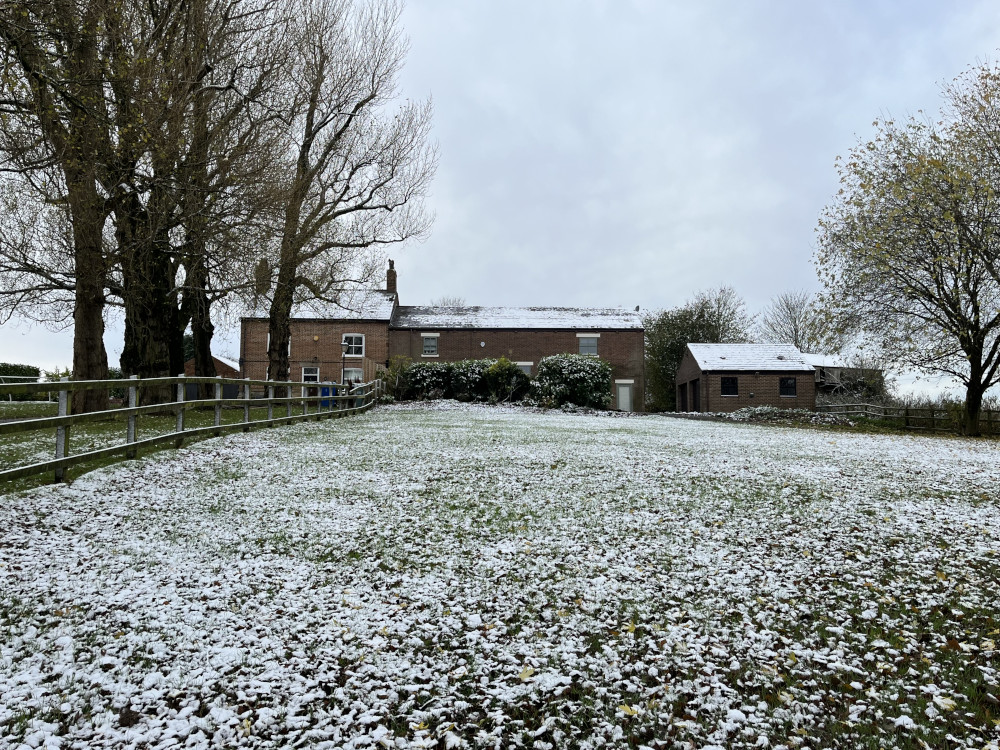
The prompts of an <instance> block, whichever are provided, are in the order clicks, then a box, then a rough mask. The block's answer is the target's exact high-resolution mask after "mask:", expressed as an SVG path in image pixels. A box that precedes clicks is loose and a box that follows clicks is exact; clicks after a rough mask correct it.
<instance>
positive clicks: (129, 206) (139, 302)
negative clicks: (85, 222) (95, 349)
mask: <svg viewBox="0 0 1000 750" xmlns="http://www.w3.org/2000/svg"><path fill="white" fill-rule="evenodd" d="M161 235H162V233H161V232H159V231H157V230H156V229H155V228H151V227H150V226H149V220H148V214H147V212H146V210H145V209H144V208H143V206H142V205H141V204H140V202H139V200H138V198H136V197H135V196H133V197H131V198H130V199H129V200H127V201H124V202H123V205H122V207H120V209H119V215H118V245H119V252H120V254H121V258H122V281H123V287H124V294H125V344H124V347H123V349H122V355H121V367H122V374H123V375H126V376H128V375H138V376H139V377H140V378H156V377H173V376H176V375H179V374H181V373H183V372H184V338H183V332H182V331H180V330H179V312H178V309H177V291H176V289H175V284H174V278H173V267H172V264H171V262H170V255H171V253H170V244H169V241H168V239H167V238H166V237H165V236H161ZM142 396H143V398H142V402H143V403H158V402H161V401H165V400H167V401H169V400H173V397H172V389H171V388H169V387H166V386H165V387H163V388H156V389H143V394H142Z"/></svg>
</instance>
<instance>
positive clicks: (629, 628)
mask: <svg viewBox="0 0 1000 750" xmlns="http://www.w3.org/2000/svg"><path fill="white" fill-rule="evenodd" d="M625 630H627V631H628V632H630V633H634V632H635V623H634V622H630V623H629V624H628V625H626V626H625Z"/></svg>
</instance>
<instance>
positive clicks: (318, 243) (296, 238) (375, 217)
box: [268, 0, 436, 380]
mask: <svg viewBox="0 0 1000 750" xmlns="http://www.w3.org/2000/svg"><path fill="white" fill-rule="evenodd" d="M400 12H401V6H400V4H399V3H398V2H395V0H369V2H367V3H365V4H355V3H349V2H346V0H331V1H328V2H324V1H322V0H299V2H297V3H296V4H295V5H294V9H293V13H294V14H295V15H296V21H297V23H296V32H295V33H294V34H292V35H290V41H291V45H290V49H289V56H290V66H289V71H288V79H289V81H290V86H291V87H292V90H291V92H290V97H289V99H290V106H289V107H288V109H287V120H288V134H289V143H288V158H287V159H286V161H285V164H284V166H283V168H282V172H281V183H280V186H279V192H280V196H281V200H282V205H283V222H282V233H281V242H280V249H279V252H278V261H277V268H276V274H275V276H276V280H275V286H274V288H273V292H272V294H271V302H270V310H269V318H270V323H269V333H270V343H269V346H268V360H269V364H268V373H269V376H270V377H271V378H274V379H278V380H285V379H287V378H288V375H289V362H288V342H289V339H290V324H289V321H290V319H291V314H292V308H293V306H294V305H295V303H296V302H299V301H302V300H303V299H307V298H311V299H314V300H329V301H331V302H337V301H338V298H339V296H340V295H341V293H342V291H343V290H344V288H345V287H347V286H350V285H351V284H352V283H356V282H358V281H359V280H363V279H364V277H365V276H367V275H368V274H370V273H371V271H372V266H371V263H370V262H367V261H369V260H370V258H371V250H372V249H375V248H379V247H383V246H386V245H388V244H391V243H398V242H403V241H405V240H407V239H410V238H414V237H419V236H421V235H423V234H425V233H426V232H427V230H428V229H429V226H430V221H429V218H428V217H427V216H426V214H425V213H424V211H423V203H422V199H423V196H424V194H425V193H426V190H427V188H428V186H429V184H430V180H431V178H432V176H433V174H434V170H435V167H436V153H435V150H434V148H433V147H432V146H430V145H429V144H428V134H429V129H430V118H431V105H430V102H429V101H428V102H406V103H404V104H402V105H400V106H398V107H397V108H395V109H394V110H389V105H390V104H391V102H392V101H393V100H394V99H395V98H396V96H397V91H396V79H397V76H398V74H399V70H400V68H401V66H402V64H403V59H404V56H405V53H406V48H407V45H406V43H405V41H404V40H403V38H402V36H401V33H400V29H399V15H400ZM359 269H360V271H359Z"/></svg>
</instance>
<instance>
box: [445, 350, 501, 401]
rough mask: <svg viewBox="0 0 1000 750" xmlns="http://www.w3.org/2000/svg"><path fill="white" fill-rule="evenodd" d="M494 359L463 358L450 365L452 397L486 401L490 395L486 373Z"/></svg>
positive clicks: (493, 363)
mask: <svg viewBox="0 0 1000 750" xmlns="http://www.w3.org/2000/svg"><path fill="white" fill-rule="evenodd" d="M495 364H496V360H495V359H464V360H462V361H460V362H453V363H452V365H451V368H452V369H451V393H450V394H449V395H450V396H451V397H452V398H457V399H458V400H459V401H486V400H487V399H488V398H489V397H490V384H489V380H488V377H487V373H488V372H489V370H490V368H491V367H492V366H493V365H495Z"/></svg>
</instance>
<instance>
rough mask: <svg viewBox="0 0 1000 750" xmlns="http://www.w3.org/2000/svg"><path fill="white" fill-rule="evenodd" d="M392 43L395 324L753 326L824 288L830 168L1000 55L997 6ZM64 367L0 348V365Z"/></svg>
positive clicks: (774, 9) (48, 342) (596, 14)
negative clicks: (740, 305)
mask: <svg viewBox="0 0 1000 750" xmlns="http://www.w3.org/2000/svg"><path fill="white" fill-rule="evenodd" d="M904 14H905V15H904ZM403 22H404V26H405V30H406V33H407V34H408V35H409V37H410V42H411V49H410V55H409V58H408V60H407V64H406V67H405V69H404V72H403V75H402V81H401V85H402V90H403V92H404V94H405V95H406V96H408V97H414V98H421V97H425V96H432V97H433V100H434V108H435V114H434V121H435V125H434V137H435V138H436V140H437V142H438V144H439V147H440V154H441V161H440V166H439V169H438V172H437V177H436V180H435V182H434V186H433V191H432V196H431V198H430V207H431V209H432V210H433V212H434V213H435V215H436V222H435V225H434V229H433V232H432V233H431V236H430V237H429V239H428V240H427V241H426V242H423V243H420V244H414V245H411V246H408V247H405V248H396V249H394V251H393V253H392V255H393V257H394V258H395V260H396V267H397V269H398V271H399V292H400V298H401V302H402V303H403V304H421V303H427V302H429V301H430V300H431V299H433V298H435V297H438V296H441V295H457V296H461V297H464V298H465V300H466V301H467V303H469V304H481V305H502V304H509V305H578V306H610V305H622V306H626V307H634V306H635V305H641V306H642V308H643V309H650V308H662V307H671V306H674V305H677V304H680V303H682V302H684V301H685V300H686V299H687V298H689V297H690V296H691V295H692V294H693V293H694V292H696V291H698V290H700V289H705V288H708V287H716V286H719V285H721V284H728V285H731V286H733V287H735V288H736V290H737V291H738V292H739V293H740V294H741V295H743V296H744V297H745V298H746V300H747V302H748V304H749V307H750V308H751V310H752V311H755V310H757V309H759V308H760V307H762V306H763V305H764V304H766V303H767V301H768V299H769V298H771V297H772V296H773V295H775V294H777V293H780V292H782V291H785V290H789V289H795V288H806V289H815V288H816V286H817V282H816V277H815V272H814V269H813V266H812V263H811V261H810V258H811V256H812V252H813V246H814V229H815V226H816V222H817V218H818V215H819V213H820V211H821V209H822V208H823V206H824V205H826V204H827V203H828V202H829V200H830V198H831V196H832V195H833V193H834V192H835V190H836V174H835V171H834V158H835V157H836V156H837V155H838V154H844V153H846V152H847V151H848V150H849V149H850V148H851V146H852V145H853V144H854V143H855V142H856V141H857V139H858V138H868V137H869V136H870V135H871V132H872V130H871V125H872V121H873V119H874V118H875V117H876V116H878V115H880V114H889V113H891V114H893V115H896V116H904V115H906V114H910V113H915V112H916V111H918V110H920V109H925V110H930V111H935V110H937V108H938V107H939V105H940V103H941V96H940V87H941V84H942V83H944V82H946V81H948V80H950V79H952V78H954V77H955V76H956V75H958V74H959V73H961V72H962V71H963V70H964V69H965V68H966V67H968V66H970V65H972V64H975V63H976V62H977V61H982V60H985V59H988V58H989V59H993V58H996V57H997V49H998V48H1000V9H998V8H997V6H996V4H995V3H990V2H978V3H977V2H952V3H939V2H909V3H899V2H895V1H893V2H872V1H871V0H868V1H866V2H836V3H803V2H801V0H787V1H782V2H737V1H736V0H731V1H730V2H712V1H710V0H709V1H706V0H699V1H698V2H687V3H673V2H653V1H651V0H650V1H648V2H623V1H622V0H615V1H614V2H611V1H610V0H609V1H608V2H581V1H579V0H574V2H569V1H568V0H567V1H566V2H555V1H553V0H531V1H525V2H520V1H518V0H507V1H506V2H503V3H500V2H489V3H487V2H468V1H467V0H410V2H409V5H408V7H407V9H406V11H405V13H404V16H403ZM223 333H224V332H223ZM120 338H121V332H120V327H117V326H116V327H115V328H114V329H113V330H112V331H111V332H109V336H108V341H107V344H108V350H109V357H110V358H111V359H112V360H117V358H118V355H119V354H120V352H121V341H120ZM222 338H224V339H225V340H224V341H220V344H219V346H218V347H217V348H218V350H219V351H220V352H223V353H230V354H236V353H237V352H236V346H237V344H236V341H237V337H236V335H235V331H234V332H232V334H231V335H229V336H225V335H223V337H222ZM70 348H71V337H70V336H69V335H68V334H62V335H57V334H52V333H49V332H47V331H45V330H44V329H40V328H37V327H36V328H33V329H30V330H28V329H26V328H24V327H19V328H17V329H16V330H15V329H12V326H11V325H10V324H8V325H5V326H4V327H3V328H2V329H0V360H7V361H11V360H13V361H22V362H34V363H38V364H41V365H46V366H51V365H54V364H69V362H70V360H71V354H70Z"/></svg>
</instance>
